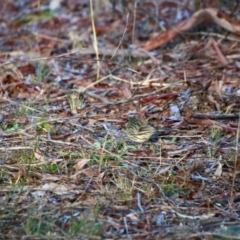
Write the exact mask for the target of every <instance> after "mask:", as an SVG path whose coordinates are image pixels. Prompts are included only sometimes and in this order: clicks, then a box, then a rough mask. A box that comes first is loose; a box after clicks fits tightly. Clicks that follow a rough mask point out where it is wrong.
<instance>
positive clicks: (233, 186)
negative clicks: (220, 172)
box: [229, 112, 240, 207]
mask: <svg viewBox="0 0 240 240" xmlns="http://www.w3.org/2000/svg"><path fill="white" fill-rule="evenodd" d="M239 133H240V112H239V120H238V129H237V135H236V153H235V159H234V173H233V179H232V186H231V191H230V201H229V207H230V205H232V204H233V202H234V197H233V192H234V188H235V181H236V175H237V162H238V161H237V160H238V139H239Z"/></svg>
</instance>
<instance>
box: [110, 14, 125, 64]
mask: <svg viewBox="0 0 240 240" xmlns="http://www.w3.org/2000/svg"><path fill="white" fill-rule="evenodd" d="M128 20H129V14H127V21H126V27H125V29H124V32H123V35H122V37H121V39H120V42H119V44H118V46H117V48H116V50H115V51H114V53H113V55H112V57H111V58H110V61H111V60H112V59H113V58H114V57H115V55H116V53H117V52H118V50H119V48H120V45H121V44H122V40H123V38H124V36H125V34H126V32H127V25H128Z"/></svg>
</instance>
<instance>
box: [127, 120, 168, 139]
mask: <svg viewBox="0 0 240 240" xmlns="http://www.w3.org/2000/svg"><path fill="white" fill-rule="evenodd" d="M126 133H127V135H128V137H129V138H130V139H131V140H132V141H134V142H137V143H143V142H146V141H150V142H157V141H158V138H159V135H161V134H163V133H164V132H163V131H162V132H160V131H158V130H157V129H156V128H155V127H154V126H152V125H150V124H148V123H147V122H144V121H142V120H139V119H136V118H129V119H128V121H127V123H126Z"/></svg>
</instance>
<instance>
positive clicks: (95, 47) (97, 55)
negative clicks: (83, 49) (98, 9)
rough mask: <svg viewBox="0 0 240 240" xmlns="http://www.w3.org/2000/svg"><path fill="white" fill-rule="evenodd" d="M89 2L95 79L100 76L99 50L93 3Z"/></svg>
mask: <svg viewBox="0 0 240 240" xmlns="http://www.w3.org/2000/svg"><path fill="white" fill-rule="evenodd" d="M89 2H90V13H91V21H92V30H93V48H94V50H95V54H96V60H97V66H98V67H97V80H98V79H99V76H100V67H101V66H100V61H99V51H98V44H97V34H96V27H95V23H94V16H93V15H94V11H93V4H92V0H90V1H89Z"/></svg>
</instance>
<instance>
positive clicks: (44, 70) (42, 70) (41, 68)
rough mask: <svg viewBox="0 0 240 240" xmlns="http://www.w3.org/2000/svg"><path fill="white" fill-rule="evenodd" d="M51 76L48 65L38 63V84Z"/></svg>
mask: <svg viewBox="0 0 240 240" xmlns="http://www.w3.org/2000/svg"><path fill="white" fill-rule="evenodd" d="M49 75H50V70H49V68H48V66H47V65H44V64H42V63H38V65H37V79H36V81H37V82H38V83H41V82H43V80H44V78H47V77H48V76H49Z"/></svg>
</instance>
